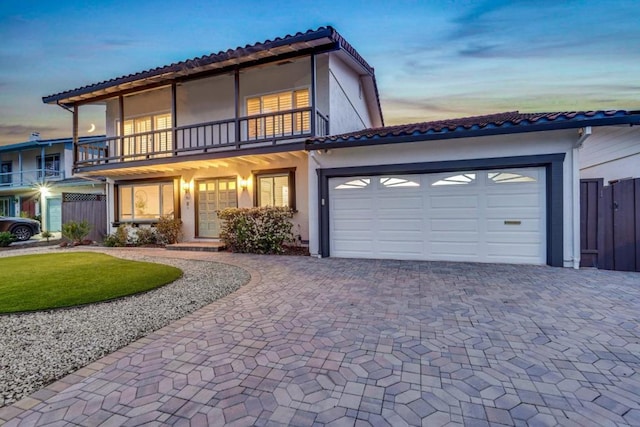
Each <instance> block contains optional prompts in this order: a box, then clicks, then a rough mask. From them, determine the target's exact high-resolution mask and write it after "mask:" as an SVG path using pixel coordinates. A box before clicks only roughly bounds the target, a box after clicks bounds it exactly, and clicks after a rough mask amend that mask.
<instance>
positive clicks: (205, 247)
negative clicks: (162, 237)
mask: <svg viewBox="0 0 640 427" xmlns="http://www.w3.org/2000/svg"><path fill="white" fill-rule="evenodd" d="M165 248H166V249H167V250H170V251H192V252H220V251H223V250H225V245H224V243H222V242H181V243H174V244H173V245H167V246H165Z"/></svg>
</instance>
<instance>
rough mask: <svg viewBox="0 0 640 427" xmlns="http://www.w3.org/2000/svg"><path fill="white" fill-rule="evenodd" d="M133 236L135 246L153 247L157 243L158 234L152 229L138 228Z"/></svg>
mask: <svg viewBox="0 0 640 427" xmlns="http://www.w3.org/2000/svg"><path fill="white" fill-rule="evenodd" d="M135 235H136V236H135V239H136V246H144V245H155V244H157V243H158V233H157V232H156V230H155V229H153V228H138V229H136V232H135Z"/></svg>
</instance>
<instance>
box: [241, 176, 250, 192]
mask: <svg viewBox="0 0 640 427" xmlns="http://www.w3.org/2000/svg"><path fill="white" fill-rule="evenodd" d="M248 187H249V180H248V179H244V178H242V177H240V189H241V190H242V191H247V188H248Z"/></svg>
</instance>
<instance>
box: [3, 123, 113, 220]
mask: <svg viewBox="0 0 640 427" xmlns="http://www.w3.org/2000/svg"><path fill="white" fill-rule="evenodd" d="M92 138H93V137H91V138H88V137H85V138H80V139H79V142H80V143H83V142H87V141H90V140H92ZM97 138H101V137H97ZM72 152H73V140H72V138H61V139H44V140H43V139H40V135H39V134H37V133H34V134H32V135H31V137H30V139H29V141H26V142H20V143H16V144H9V145H2V146H0V215H4V216H20V215H24V216H30V217H38V218H40V220H41V224H42V230H47V231H60V229H61V225H62V224H61V222H62V209H61V207H62V193H63V192H76V193H101V194H104V184H103V183H99V182H96V180H87V179H82V178H72V176H71V175H72V170H73V155H72Z"/></svg>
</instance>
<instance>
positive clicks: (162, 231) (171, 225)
mask: <svg viewBox="0 0 640 427" xmlns="http://www.w3.org/2000/svg"><path fill="white" fill-rule="evenodd" d="M156 233H157V236H158V243H161V244H164V245H171V244H173V243H178V242H179V241H180V239H181V238H182V221H181V220H179V219H176V218H174V217H173V216H161V217H160V219H159V220H158V223H157V224H156Z"/></svg>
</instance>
